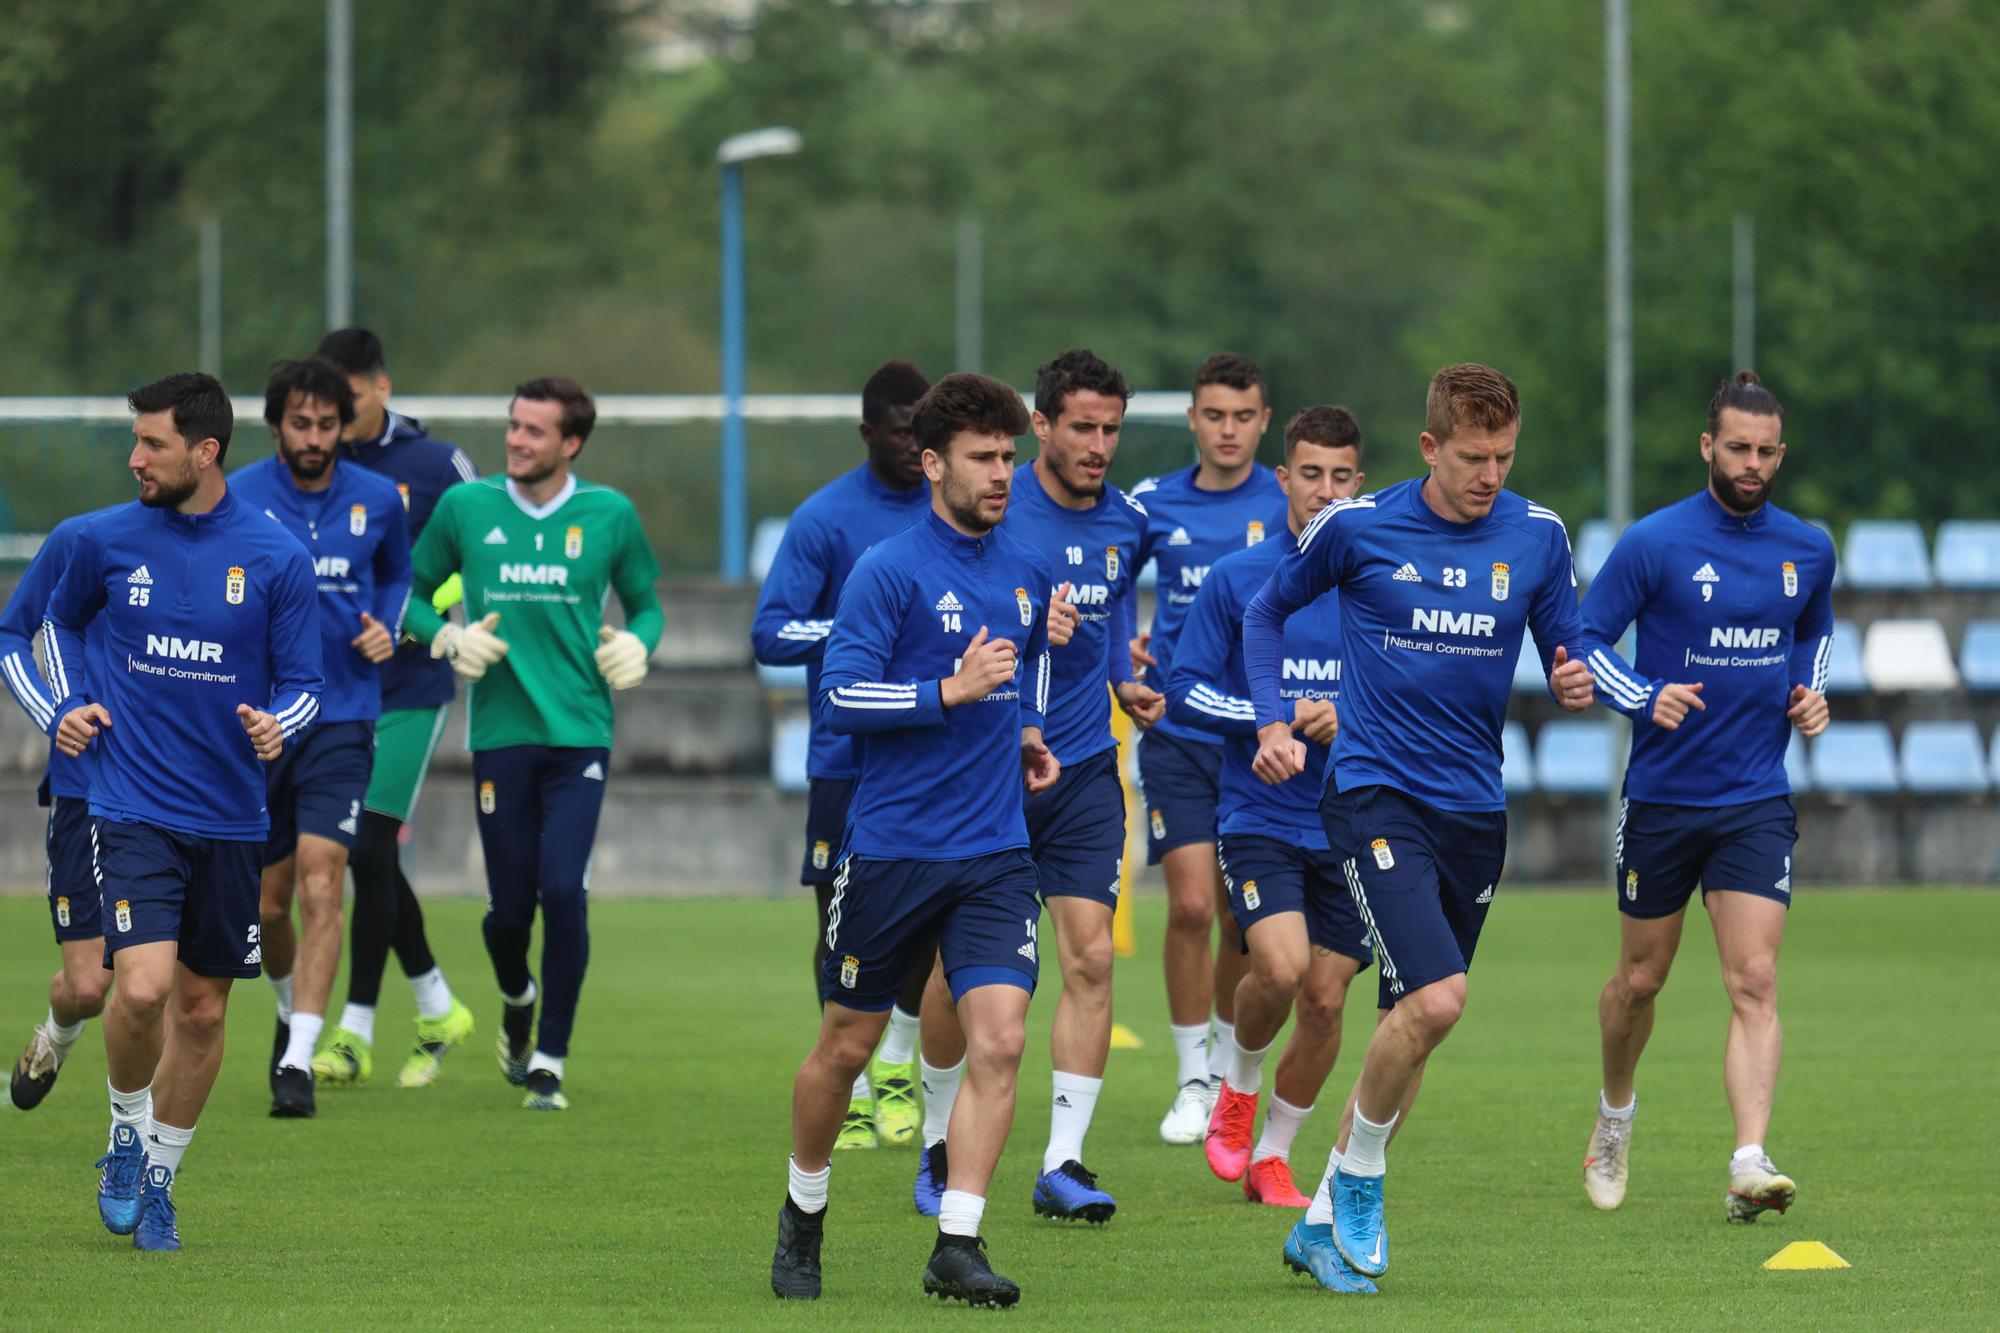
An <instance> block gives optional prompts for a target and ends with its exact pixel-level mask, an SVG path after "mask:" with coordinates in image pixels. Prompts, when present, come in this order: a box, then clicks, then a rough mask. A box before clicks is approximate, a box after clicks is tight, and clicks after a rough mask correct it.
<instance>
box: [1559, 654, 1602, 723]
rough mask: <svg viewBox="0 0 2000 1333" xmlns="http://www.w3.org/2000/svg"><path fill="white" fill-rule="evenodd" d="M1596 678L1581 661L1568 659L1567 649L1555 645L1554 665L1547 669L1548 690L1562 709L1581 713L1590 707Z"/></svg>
mask: <svg viewBox="0 0 2000 1333" xmlns="http://www.w3.org/2000/svg"><path fill="white" fill-rule="evenodd" d="M1596 680H1597V678H1596V677H1594V676H1592V675H1591V674H1590V668H1589V667H1587V666H1585V665H1584V664H1583V663H1582V662H1572V661H1570V659H1569V649H1567V648H1565V647H1563V646H1562V645H1561V644H1557V645H1556V657H1555V665H1554V666H1553V667H1552V668H1551V669H1550V671H1549V690H1550V692H1552V693H1553V694H1554V695H1555V696H1556V702H1557V703H1559V704H1561V705H1562V706H1563V709H1564V711H1566V712H1571V713H1581V712H1582V711H1583V710H1584V709H1586V708H1588V707H1590V701H1591V700H1592V699H1593V698H1594V697H1596V695H1595V690H1594V688H1593V687H1594V686H1595V685H1596Z"/></svg>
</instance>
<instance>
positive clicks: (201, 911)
mask: <svg viewBox="0 0 2000 1333" xmlns="http://www.w3.org/2000/svg"><path fill="white" fill-rule="evenodd" d="M262 851H263V844H262V843H258V842H236V841H233V840H230V839H227V838H204V837H201V836H199V835H198V834H192V833H175V832H173V831H171V830H169V829H163V828H156V827H154V826H153V825H151V824H125V823H120V822H119V821H117V820H113V819H99V820H98V821H97V863H96V867H95V873H96V876H97V882H98V884H99V886H100V892H101V893H102V895H103V908H102V911H103V914H104V916H103V924H104V965H105V966H106V967H112V966H113V962H112V960H113V957H114V956H115V955H116V954H117V952H118V951H119V950H120V949H126V948H130V947H131V946H132V945H135V944H157V943H159V942H160V941H161V940H178V941H179V942H180V955H179V956H180V961H181V966H183V967H185V968H187V970H188V971H190V972H193V973H196V974H198V975H200V976H204V977H254V976H256V975H257V973H258V972H259V971H260V970H262V967H263V963H264V953H263V950H262V948H261V947H259V944H258V939H257V880H258V865H259V858H260V855H261V853H262Z"/></svg>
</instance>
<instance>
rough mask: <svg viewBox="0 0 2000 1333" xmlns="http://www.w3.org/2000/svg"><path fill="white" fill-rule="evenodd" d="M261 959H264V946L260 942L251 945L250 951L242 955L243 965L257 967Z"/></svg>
mask: <svg viewBox="0 0 2000 1333" xmlns="http://www.w3.org/2000/svg"><path fill="white" fill-rule="evenodd" d="M263 961H264V946H263V945H261V944H253V945H251V946H250V952H249V953H246V954H244V955H243V966H245V967H257V966H259V965H261V964H262V963H263Z"/></svg>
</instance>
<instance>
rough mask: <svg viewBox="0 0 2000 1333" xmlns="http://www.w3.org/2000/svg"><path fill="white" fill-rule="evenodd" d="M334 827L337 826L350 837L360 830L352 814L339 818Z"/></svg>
mask: <svg viewBox="0 0 2000 1333" xmlns="http://www.w3.org/2000/svg"><path fill="white" fill-rule="evenodd" d="M334 827H336V828H338V829H339V830H340V831H341V832H342V833H345V834H346V835H347V836H348V837H350V838H351V837H353V836H354V835H355V834H356V833H359V832H360V829H359V828H357V827H356V826H355V823H354V816H353V815H349V816H348V817H347V818H345V819H343V820H341V821H340V823H338V824H337V825H335V826H334Z"/></svg>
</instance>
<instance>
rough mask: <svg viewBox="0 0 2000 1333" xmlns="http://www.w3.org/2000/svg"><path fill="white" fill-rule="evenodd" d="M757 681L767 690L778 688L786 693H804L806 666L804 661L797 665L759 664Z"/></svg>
mask: <svg viewBox="0 0 2000 1333" xmlns="http://www.w3.org/2000/svg"><path fill="white" fill-rule="evenodd" d="M757 683H758V684H759V685H762V686H763V687H764V688H765V689H767V690H777V691H780V692H781V693H785V694H803V693H804V692H805V688H806V668H805V664H804V663H803V662H801V663H799V664H798V665H797V666H766V665H764V663H762V662H759V663H758V664H757Z"/></svg>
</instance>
